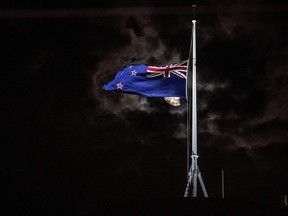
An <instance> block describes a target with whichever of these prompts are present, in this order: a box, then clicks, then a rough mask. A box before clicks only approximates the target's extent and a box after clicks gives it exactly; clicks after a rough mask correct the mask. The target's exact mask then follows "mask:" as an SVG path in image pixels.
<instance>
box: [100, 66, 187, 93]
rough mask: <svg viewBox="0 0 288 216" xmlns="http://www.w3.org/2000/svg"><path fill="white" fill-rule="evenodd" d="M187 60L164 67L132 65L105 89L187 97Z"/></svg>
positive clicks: (122, 71) (119, 73) (105, 86)
mask: <svg viewBox="0 0 288 216" xmlns="http://www.w3.org/2000/svg"><path fill="white" fill-rule="evenodd" d="M186 73H187V61H182V62H179V63H176V64H169V65H166V66H164V67H156V66H148V65H144V64H140V65H131V66H127V67H125V68H123V69H122V70H121V71H119V72H118V73H117V74H116V76H115V78H114V80H112V81H111V82H109V83H108V84H107V85H104V86H103V89H104V90H108V91H115V92H119V93H131V94H140V95H145V96H148V97H180V98H185V97H186Z"/></svg>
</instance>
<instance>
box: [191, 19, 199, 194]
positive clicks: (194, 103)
mask: <svg viewBox="0 0 288 216" xmlns="http://www.w3.org/2000/svg"><path fill="white" fill-rule="evenodd" d="M192 38H193V41H192V44H193V45H192V46H193V51H192V172H193V173H194V175H193V192H192V197H197V172H198V171H197V167H198V165H197V157H198V155H197V83H196V20H192Z"/></svg>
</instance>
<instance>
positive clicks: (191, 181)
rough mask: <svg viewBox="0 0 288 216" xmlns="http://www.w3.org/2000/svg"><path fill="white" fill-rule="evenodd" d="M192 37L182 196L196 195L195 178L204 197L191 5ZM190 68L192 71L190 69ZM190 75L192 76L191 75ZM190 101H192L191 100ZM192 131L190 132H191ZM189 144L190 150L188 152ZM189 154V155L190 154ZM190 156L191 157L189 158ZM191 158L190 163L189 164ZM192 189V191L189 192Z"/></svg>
mask: <svg viewBox="0 0 288 216" xmlns="http://www.w3.org/2000/svg"><path fill="white" fill-rule="evenodd" d="M192 7H193V20H192V37H191V43H190V50H189V60H188V73H187V74H188V75H187V90H186V91H187V104H188V105H187V151H188V152H187V155H188V156H189V159H188V156H187V162H188V160H189V166H190V168H189V169H188V168H187V170H188V179H187V186H186V190H185V193H184V197H190V196H191V197H197V179H198V180H199V182H200V185H201V188H202V191H203V194H204V197H208V193H207V191H206V188H205V185H204V182H203V179H202V176H201V173H200V170H199V167H198V161H197V160H198V154H197V76H196V75H197V74H196V19H195V8H196V5H193V6H192ZM191 69H192V71H191ZM191 75H192V76H191ZM191 101H192V102H191ZM191 132H192V133H191ZM190 145H191V152H190V148H189V147H190ZM190 154H191V156H190ZM190 157H191V159H190ZM190 160H191V164H190ZM191 190H192V193H191Z"/></svg>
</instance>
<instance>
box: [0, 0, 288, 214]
mask: <svg viewBox="0 0 288 216" xmlns="http://www.w3.org/2000/svg"><path fill="white" fill-rule="evenodd" d="M2 2H3V3H1V5H0V6H1V9H0V28H1V35H0V40H1V50H0V53H1V75H2V77H3V78H2V79H1V83H2V84H1V93H2V94H1V95H2V106H1V110H2V112H1V113H2V115H3V117H2V121H1V123H2V124H1V130H2V132H4V133H3V134H4V136H3V137H2V140H3V141H2V142H1V144H2V149H3V150H2V152H3V153H4V159H5V160H4V161H5V162H4V163H3V164H2V167H4V168H3V169H2V170H3V171H2V172H3V173H4V174H5V176H7V177H5V178H4V179H5V181H7V183H8V184H7V186H5V189H6V190H7V192H8V195H7V200H9V201H11V202H12V203H13V206H14V207H13V208H11V211H12V212H16V213H19V212H21V213H23V215H28V214H29V212H30V211H31V209H34V208H35V206H36V205H37V208H40V209H46V208H47V209H51V208H53V206H56V205H61V206H64V207H67V208H69V207H70V206H76V207H77V209H78V210H79V212H80V213H81V215H84V213H85V212H89V211H90V210H91V209H92V208H93V206H97V205H98V206H101V205H102V204H103V203H107V202H110V203H115V204H116V203H129V202H132V201H133V202H135V201H139V202H141V201H144V200H152V199H170V198H171V199H173V198H182V197H183V195H184V190H185V187H186V183H187V176H186V101H185V100H182V101H181V102H182V105H181V106H180V107H172V106H170V105H169V104H167V103H166V102H165V101H164V99H163V98H147V97H144V96H139V95H127V94H117V93H113V92H107V91H104V90H102V86H103V85H104V84H106V83H108V82H109V81H111V80H112V79H113V78H114V76H115V74H116V73H117V72H118V70H120V69H121V68H122V67H124V66H127V65H131V64H141V63H143V64H148V65H165V64H168V63H174V62H177V61H180V60H185V59H187V58H188V54H189V45H190V37H191V19H192V7H191V5H192V4H191V1H181V3H179V2H177V1H174V2H171V1H163V2H162V3H161V1H157V2H154V1H147V0H146V1H104V2H102V1H101V2H100V1H89V0H86V1H85V0H83V1H81V3H74V4H72V3H68V1H66V2H62V3H59V2H57V1H49V2H47V3H44V2H42V3H32V2H29V1H28V2H26V3H21V4H16V3H13V1H6V2H5V1H2ZM15 2H16V1H15ZM194 3H195V4H197V9H196V18H197V78H198V154H199V156H200V157H199V159H198V163H199V168H200V170H201V174H202V177H203V180H204V182H205V185H206V189H207V191H208V194H209V197H211V198H220V197H221V171H222V170H224V172H225V197H226V198H227V199H234V200H251V201H256V202H278V201H279V203H280V198H281V195H282V194H287V193H288V172H287V171H288V157H287V154H288V111H287V110H288V102H287V95H288V73H287V71H288V61H287V59H288V52H287V51H288V43H287V42H288V32H287V31H288V24H287V18H288V13H287V12H288V4H287V3H286V1H284V0H283V1H281V0H273V1H272V0H270V1H269V0H265V1H260V0H251V1H248V0H247V1H245V0H244V1H240V0H239V1H237V0H233V1H228V0H226V1H225V0H222V1H216V0H204V1H195V2H194ZM65 11H66V12H65ZM69 11H70V12H69ZM71 11H72V12H71ZM64 12H65V13H64ZM63 14H65V15H63ZM3 147H4V148H3ZM199 196H200V197H202V194H201V190H199ZM35 203H37V204H35ZM51 206H52V207H51ZM16 207H17V208H16ZM55 208H56V207H55ZM25 212H26V213H27V214H25ZM18 215H19V214H18Z"/></svg>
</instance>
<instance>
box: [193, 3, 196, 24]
mask: <svg viewBox="0 0 288 216" xmlns="http://www.w3.org/2000/svg"><path fill="white" fill-rule="evenodd" d="M192 8H193V20H195V16H196V12H195V9H196V4H193V5H192Z"/></svg>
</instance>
